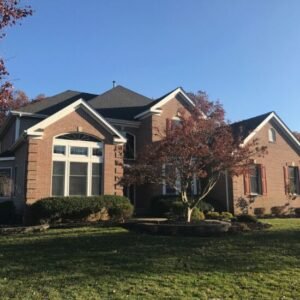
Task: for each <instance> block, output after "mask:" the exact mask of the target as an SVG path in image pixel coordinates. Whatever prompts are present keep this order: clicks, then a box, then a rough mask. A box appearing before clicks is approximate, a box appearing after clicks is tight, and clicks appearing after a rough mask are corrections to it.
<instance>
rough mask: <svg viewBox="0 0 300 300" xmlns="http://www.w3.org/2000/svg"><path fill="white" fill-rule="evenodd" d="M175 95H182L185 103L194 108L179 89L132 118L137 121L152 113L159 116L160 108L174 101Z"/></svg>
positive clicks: (187, 97)
mask: <svg viewBox="0 0 300 300" xmlns="http://www.w3.org/2000/svg"><path fill="white" fill-rule="evenodd" d="M177 94H180V95H182V97H183V99H184V100H185V102H186V103H187V104H189V105H191V106H192V107H194V106H195V103H194V102H193V101H192V100H191V99H190V98H189V96H188V95H187V94H186V93H185V92H184V90H183V89H182V88H180V87H179V88H177V89H176V90H175V91H173V92H172V93H170V94H169V95H167V96H166V97H164V98H163V99H161V100H160V101H159V102H157V103H156V104H154V105H153V106H151V107H150V108H149V109H148V110H146V111H143V112H142V113H140V114H138V115H136V116H135V117H134V118H135V119H139V118H141V117H144V116H145V115H148V114H152V113H154V114H160V113H161V107H162V106H163V105H164V104H166V103H167V102H169V101H170V100H172V99H174V98H175V96H176V95H177Z"/></svg>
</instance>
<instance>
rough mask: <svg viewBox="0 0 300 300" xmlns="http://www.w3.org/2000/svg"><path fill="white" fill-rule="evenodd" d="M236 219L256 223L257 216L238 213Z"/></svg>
mask: <svg viewBox="0 0 300 300" xmlns="http://www.w3.org/2000/svg"><path fill="white" fill-rule="evenodd" d="M236 220H237V221H238V222H242V223H257V218H256V217H255V216H251V215H246V214H245V215H239V216H236Z"/></svg>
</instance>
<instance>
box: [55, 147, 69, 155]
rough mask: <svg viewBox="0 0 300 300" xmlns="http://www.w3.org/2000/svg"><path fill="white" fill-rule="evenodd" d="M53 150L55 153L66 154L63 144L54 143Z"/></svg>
mask: <svg viewBox="0 0 300 300" xmlns="http://www.w3.org/2000/svg"><path fill="white" fill-rule="evenodd" d="M53 152H54V153H56V154H66V147H65V146H59V145H55V146H54V149H53Z"/></svg>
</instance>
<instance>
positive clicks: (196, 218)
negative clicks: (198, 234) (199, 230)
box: [191, 207, 205, 221]
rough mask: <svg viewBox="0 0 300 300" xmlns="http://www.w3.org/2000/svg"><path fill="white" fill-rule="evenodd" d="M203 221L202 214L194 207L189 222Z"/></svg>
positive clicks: (203, 216)
mask: <svg viewBox="0 0 300 300" xmlns="http://www.w3.org/2000/svg"><path fill="white" fill-rule="evenodd" d="M204 219H205V215H204V213H203V212H202V211H201V210H200V209H199V208H198V207H195V208H194V209H193V212H192V216H191V220H192V221H202V220H204Z"/></svg>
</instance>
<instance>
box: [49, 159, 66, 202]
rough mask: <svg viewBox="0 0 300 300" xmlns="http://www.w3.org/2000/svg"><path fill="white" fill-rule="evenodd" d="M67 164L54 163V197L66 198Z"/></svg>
mask: <svg viewBox="0 0 300 300" xmlns="http://www.w3.org/2000/svg"><path fill="white" fill-rule="evenodd" d="M64 189H65V162H63V161H54V162H53V171H52V196H64Z"/></svg>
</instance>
